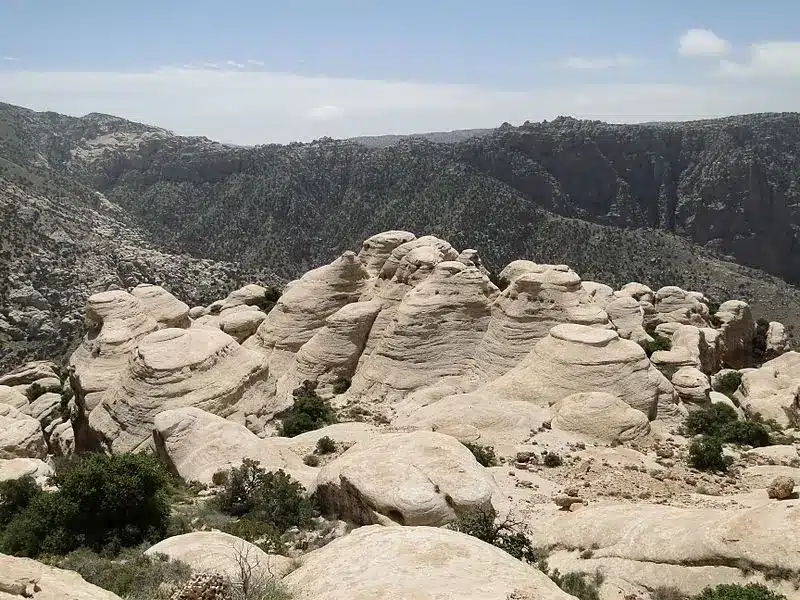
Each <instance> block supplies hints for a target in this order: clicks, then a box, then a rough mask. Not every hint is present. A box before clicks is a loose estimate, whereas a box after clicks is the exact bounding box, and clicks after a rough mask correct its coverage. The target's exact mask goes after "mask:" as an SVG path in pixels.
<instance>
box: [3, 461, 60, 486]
mask: <svg viewBox="0 0 800 600" xmlns="http://www.w3.org/2000/svg"><path fill="white" fill-rule="evenodd" d="M28 475H29V476H31V477H33V478H34V479H35V480H36V483H38V484H39V485H40V486H41V485H44V484H45V483H46V482H47V479H48V478H49V477H51V476H52V475H53V469H52V468H51V467H50V465H48V464H47V463H46V462H44V461H43V460H41V459H38V458H8V459H0V481H8V480H9V479H20V478H21V477H26V476H28Z"/></svg>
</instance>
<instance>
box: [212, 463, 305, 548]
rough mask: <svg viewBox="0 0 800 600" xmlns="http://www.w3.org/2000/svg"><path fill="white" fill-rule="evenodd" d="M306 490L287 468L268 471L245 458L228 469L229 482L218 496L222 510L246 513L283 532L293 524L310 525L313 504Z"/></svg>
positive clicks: (235, 513) (235, 514)
mask: <svg viewBox="0 0 800 600" xmlns="http://www.w3.org/2000/svg"><path fill="white" fill-rule="evenodd" d="M304 492H305V489H304V488H303V486H302V485H300V483H298V482H297V481H294V480H293V479H292V478H291V477H290V476H289V475H287V474H286V473H285V472H284V471H282V470H278V471H270V472H266V471H265V470H264V469H262V468H261V467H259V466H258V461H255V460H251V459H245V460H244V462H243V463H242V465H241V466H240V467H238V468H235V469H231V470H230V471H229V472H228V476H227V481H226V483H225V484H224V485H223V486H222V490H220V492H219V494H217V497H216V498H215V503H216V506H217V507H218V508H219V510H221V511H222V512H223V513H226V514H229V515H233V516H238V517H242V516H245V515H246V516H247V517H249V518H251V519H254V520H257V521H263V522H265V523H269V524H270V525H272V526H274V527H275V528H276V529H277V530H278V531H279V532H281V533H283V532H284V531H286V530H287V529H289V528H290V527H307V526H308V525H309V524H310V520H311V515H312V511H311V503H310V501H309V500H308V498H306V497H305V493H304Z"/></svg>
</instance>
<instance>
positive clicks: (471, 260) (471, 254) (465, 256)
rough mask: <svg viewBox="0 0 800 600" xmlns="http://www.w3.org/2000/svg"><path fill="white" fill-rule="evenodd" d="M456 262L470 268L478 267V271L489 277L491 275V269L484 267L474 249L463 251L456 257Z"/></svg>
mask: <svg viewBox="0 0 800 600" xmlns="http://www.w3.org/2000/svg"><path fill="white" fill-rule="evenodd" d="M456 260H457V261H458V262H460V263H464V264H465V265H467V266H468V267H477V269H478V270H479V271H480V272H481V273H483V274H484V275H486V276H487V277H489V275H490V273H489V269H487V268H486V267H485V266H484V265H483V261H482V260H481V256H480V254H479V253H478V251H477V250H475V249H473V248H467V249H466V250H462V251H461V252H460V253H459V255H458V256H457V257H456Z"/></svg>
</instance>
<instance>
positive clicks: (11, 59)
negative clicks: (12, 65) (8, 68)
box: [3, 56, 19, 62]
mask: <svg viewBox="0 0 800 600" xmlns="http://www.w3.org/2000/svg"><path fill="white" fill-rule="evenodd" d="M3 60H7V61H9V62H15V61H18V60H19V59H18V58H17V57H16V56H4V57H3Z"/></svg>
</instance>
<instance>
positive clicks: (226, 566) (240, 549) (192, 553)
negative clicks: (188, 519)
mask: <svg viewBox="0 0 800 600" xmlns="http://www.w3.org/2000/svg"><path fill="white" fill-rule="evenodd" d="M157 554H164V555H166V556H168V557H169V558H170V559H171V560H179V561H181V562H184V563H186V564H187V565H189V566H190V567H191V569H192V570H193V571H195V572H214V573H220V574H221V575H224V576H226V577H229V578H230V579H231V580H233V581H238V580H239V579H240V578H241V571H240V565H239V562H238V559H239V557H244V558H246V559H247V563H248V565H249V567H251V568H252V569H253V572H254V573H255V574H263V575H264V576H267V577H268V576H272V577H274V578H275V579H280V578H281V577H283V575H285V574H286V573H287V572H289V571H290V570H291V565H292V560H291V559H290V558H288V557H286V556H280V555H278V554H267V553H266V552H264V551H263V550H262V549H261V548H259V547H258V546H256V545H255V544H251V543H250V542H247V541H245V540H243V539H242V538H239V537H236V536H233V535H230V534H228V533H223V532H222V531H193V532H192V533H184V534H183V535H176V536H173V537H169V538H167V539H165V540H161V541H160V542H158V543H157V544H155V545H154V546H150V548H148V549H147V550H145V555H147V556H155V555H157Z"/></svg>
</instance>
